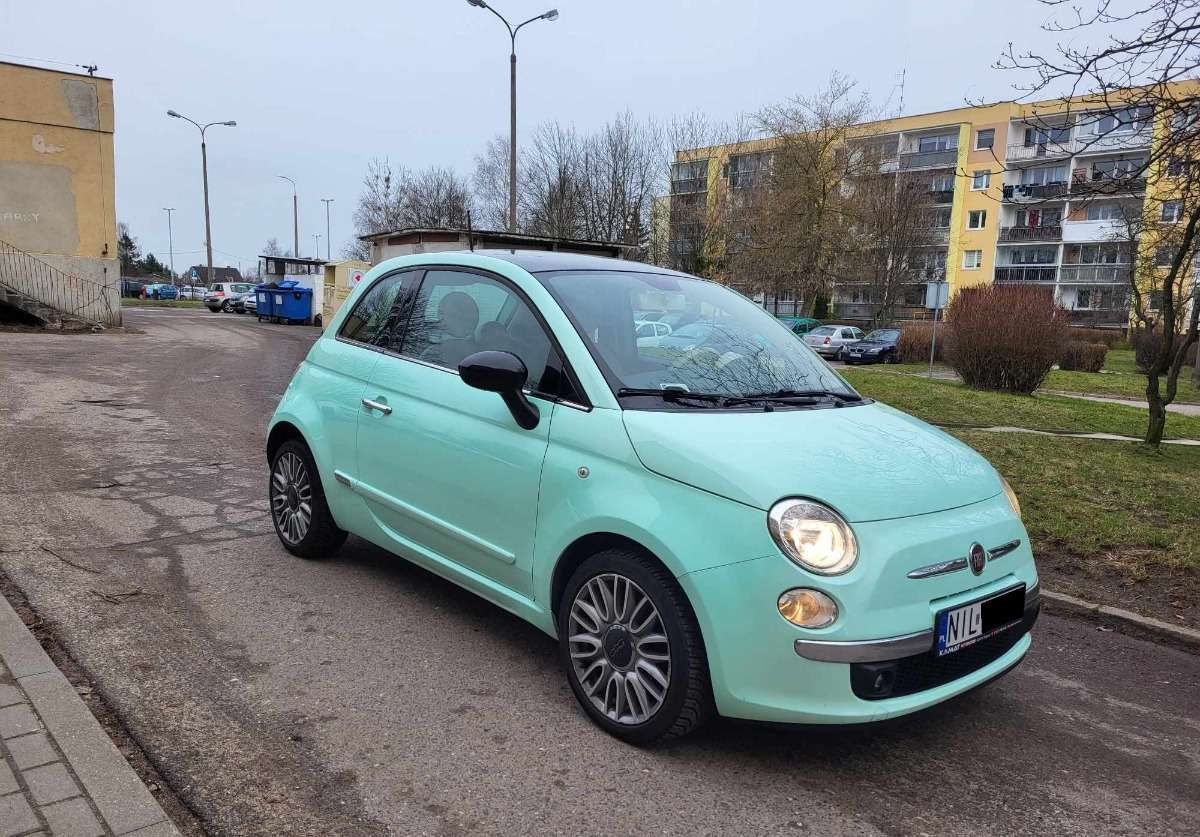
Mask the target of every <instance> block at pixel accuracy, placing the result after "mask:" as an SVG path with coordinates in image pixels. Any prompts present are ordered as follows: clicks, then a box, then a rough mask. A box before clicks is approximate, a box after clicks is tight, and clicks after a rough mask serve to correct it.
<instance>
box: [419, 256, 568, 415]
mask: <svg viewBox="0 0 1200 837" xmlns="http://www.w3.org/2000/svg"><path fill="white" fill-rule="evenodd" d="M482 351H501V352H512V353H513V354H515V355H516V356H517V357H519V358H521V360H522V361H523V362H524V363H525V368H526V369H528V370H529V388H530V389H531V390H532V391H534V392H544V393H547V394H550V395H555V396H560V397H563V398H570V399H575V400H577V398H576V396H574V395H573V394H572V393H571V392H570V385H569V383H568V382H567V380H566V377H565V375H564V374H563V364H562V361H561V359H560V358H559V357H558V353H557V351H555V349H554V346H553V344H552V343H551V342H550V338H549V336H548V335H547V334H546V331H545V329H543V328H542V324H541V323H540V322H539V321H538V319H537V317H536V316H535V315H534V313H533V311H531V310H530V308H529V306H528V305H526V304H525V301H524V300H523V299H521V297H520V296H518V295H517V294H516V293H515V292H514V291H512V290H510V289H509V288H508V287H507V286H506V285H504V284H502V283H500V282H498V281H496V280H495V279H492V278H490V277H487V276H481V275H479V274H476V273H465V272H459V271H454V270H430V271H428V272H426V274H425V281H423V282H422V283H421V290H420V291H419V292H418V293H417V298H416V302H415V303H414V305H413V312H412V316H411V317H410V318H409V323H408V329H407V331H406V332H405V335H404V344H403V347H402V349H401V352H402V353H403V354H405V355H408V356H410V357H413V358H417V359H418V360H423V361H425V362H427V363H432V364H435V365H437V366H442V367H445V368H446V369H455V370H456V369H458V364H459V363H461V362H462V360H463V359H464V358H466V357H467V356H468V355H471V354H474V353H475V352H482Z"/></svg>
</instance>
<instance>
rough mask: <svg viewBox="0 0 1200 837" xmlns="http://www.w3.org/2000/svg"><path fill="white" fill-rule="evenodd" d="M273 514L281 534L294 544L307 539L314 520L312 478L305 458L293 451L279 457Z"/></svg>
mask: <svg viewBox="0 0 1200 837" xmlns="http://www.w3.org/2000/svg"><path fill="white" fill-rule="evenodd" d="M271 514H273V515H275V524H276V526H277V527H278V529H279V536H280V537H281V538H283V539H284V540H285V541H287V542H288V543H290V544H293V545H295V544H298V543H300V542H301V541H302V540H304V536H305V535H307V534H308V527H309V526H310V525H311V524H312V481H311V480H310V479H309V476H308V468H306V467H305V465H304V461H303V460H302V459H301V458H300V457H299V456H297V455H296V454H294V453H292V452H291V451H286V452H284V453H283V454H282V455H280V457H279V458H278V459H277V460H275V470H274V471H273V472H272V473H271Z"/></svg>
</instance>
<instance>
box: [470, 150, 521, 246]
mask: <svg viewBox="0 0 1200 837" xmlns="http://www.w3.org/2000/svg"><path fill="white" fill-rule="evenodd" d="M517 162H518V165H520V161H519V160H518V161H517ZM471 187H472V189H473V194H474V205H475V212H476V219H475V221H476V223H477V224H478V226H479V227H480V228H481V229H490V230H503V229H507V228H508V137H505V136H502V135H499V134H497V135H496V136H494V137H492V138H491V139H490V140H488V141H487V145H486V146H484V149H483V152H482V153H481V154H476V155H475V172H474V174H473V175H472V176H471Z"/></svg>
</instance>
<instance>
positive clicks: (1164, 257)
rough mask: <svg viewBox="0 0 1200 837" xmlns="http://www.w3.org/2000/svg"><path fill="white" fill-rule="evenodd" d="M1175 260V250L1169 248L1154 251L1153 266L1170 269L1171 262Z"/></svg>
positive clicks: (1164, 247)
mask: <svg viewBox="0 0 1200 837" xmlns="http://www.w3.org/2000/svg"><path fill="white" fill-rule="evenodd" d="M1174 260H1175V248H1174V247H1171V246H1163V247H1159V248H1158V249H1156V250H1155V251H1154V264H1155V265H1157V266H1158V267H1170V266H1171V262H1172V261H1174Z"/></svg>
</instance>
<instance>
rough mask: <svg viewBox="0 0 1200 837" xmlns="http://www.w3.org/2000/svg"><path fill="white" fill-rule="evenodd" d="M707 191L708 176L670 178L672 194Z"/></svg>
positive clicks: (690, 193) (692, 193)
mask: <svg viewBox="0 0 1200 837" xmlns="http://www.w3.org/2000/svg"><path fill="white" fill-rule="evenodd" d="M707 191H708V177H707V176H705V177H692V178H688V179H686V180H672V181H671V194H672V195H695V194H697V193H699V192H707Z"/></svg>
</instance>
